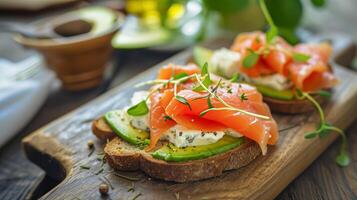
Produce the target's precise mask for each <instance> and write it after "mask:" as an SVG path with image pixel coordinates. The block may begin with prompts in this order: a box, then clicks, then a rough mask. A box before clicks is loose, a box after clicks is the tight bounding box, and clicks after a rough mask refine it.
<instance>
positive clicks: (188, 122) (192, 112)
mask: <svg viewBox="0 0 357 200" xmlns="http://www.w3.org/2000/svg"><path fill="white" fill-rule="evenodd" d="M230 87H231V93H227V91H226V89H224V88H220V89H218V91H217V94H218V95H219V97H221V98H222V99H223V100H224V101H225V102H227V103H228V104H230V105H231V106H233V107H235V108H240V109H244V110H246V111H249V112H253V113H256V114H261V115H265V116H269V117H270V118H271V114H270V110H269V108H268V106H267V105H266V104H265V103H263V102H262V96H261V94H260V93H258V92H257V91H256V90H255V88H254V87H251V86H249V85H245V84H232V85H231V86H230ZM243 91H244V93H245V94H246V97H247V99H248V100H244V101H242V100H241V99H240V97H239V96H240V94H242V93H241V92H243ZM178 95H180V96H182V97H185V98H186V99H187V100H188V102H189V104H190V105H191V109H190V108H189V107H188V106H187V105H184V104H182V103H181V102H179V101H177V100H176V99H174V98H173V99H172V100H171V102H170V103H169V104H168V106H167V107H166V108H165V112H166V114H167V115H168V116H170V117H171V118H172V119H173V120H175V121H177V122H178V123H179V124H180V125H183V126H185V127H187V128H191V129H196V130H197V129H198V130H203V131H204V130H206V129H207V127H210V131H218V130H224V129H229V128H231V129H234V130H235V131H237V132H239V133H240V134H242V135H244V136H245V137H247V138H249V139H252V140H254V141H256V142H257V143H258V144H259V146H260V147H261V149H262V152H263V154H265V152H266V149H267V144H276V142H277V139H278V130H277V124H276V122H275V121H274V120H273V119H272V118H271V119H270V120H264V119H260V118H257V117H254V116H251V115H247V114H243V113H240V112H237V111H230V110H214V111H210V112H208V113H206V114H205V115H203V116H200V113H201V112H202V111H204V110H206V109H208V103H207V99H206V98H204V97H205V96H207V93H200V92H195V91H192V90H181V91H180V92H179V93H178ZM211 104H212V105H213V107H215V108H222V107H224V105H223V104H222V103H221V102H220V101H219V100H218V99H216V98H211ZM193 116H194V117H195V118H193ZM198 118H200V121H194V122H195V123H192V120H196V119H198ZM212 124H213V125H214V127H212ZM212 128H213V129H212Z"/></svg>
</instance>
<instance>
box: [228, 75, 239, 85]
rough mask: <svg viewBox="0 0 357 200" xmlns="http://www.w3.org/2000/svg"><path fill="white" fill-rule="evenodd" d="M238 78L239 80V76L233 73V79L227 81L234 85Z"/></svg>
mask: <svg viewBox="0 0 357 200" xmlns="http://www.w3.org/2000/svg"><path fill="white" fill-rule="evenodd" d="M239 78H240V74H239V73H235V74H234V75H233V77H232V78H231V79H230V80H229V81H230V82H232V83H236V82H238V80H239Z"/></svg>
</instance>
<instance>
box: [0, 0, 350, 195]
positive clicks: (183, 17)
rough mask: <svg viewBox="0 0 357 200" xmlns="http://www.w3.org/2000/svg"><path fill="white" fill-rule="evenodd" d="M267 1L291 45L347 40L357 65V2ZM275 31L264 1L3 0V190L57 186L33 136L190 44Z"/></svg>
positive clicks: (29, 191)
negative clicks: (28, 147) (35, 155)
mask: <svg viewBox="0 0 357 200" xmlns="http://www.w3.org/2000/svg"><path fill="white" fill-rule="evenodd" d="M266 4H267V7H268V9H269V11H270V13H271V15H272V17H273V20H274V21H275V23H276V25H277V26H279V30H280V32H279V34H280V35H281V36H282V37H284V38H285V39H286V40H287V41H289V42H290V43H291V44H296V43H298V42H299V41H306V40H309V41H313V40H314V38H319V39H321V38H322V39H327V40H332V41H334V40H339V41H340V42H341V45H342V46H343V47H347V46H348V47H349V48H352V49H353V51H350V52H352V54H351V53H350V54H349V55H346V56H347V57H349V58H348V59H347V60H348V62H347V63H343V64H344V65H346V66H348V67H350V68H351V69H352V70H353V69H357V59H355V57H356V49H355V45H354V44H355V41H357V17H356V16H357V15H356V14H355V9H356V8H357V1H356V0H266ZM265 29H266V22H265V19H264V17H263V15H262V13H261V10H260V8H259V6H258V1H257V0H219V1H218V0H108V1H107V0H86V1H85V0H0V130H2V131H1V135H0V166H5V167H2V168H0V194H1V193H2V192H3V193H2V195H4V197H8V199H17V198H19V199H24V198H33V199H36V197H38V196H41V195H42V194H43V193H44V192H46V191H47V190H48V189H49V188H51V187H53V186H54V184H56V183H55V182H54V181H53V180H51V179H50V178H49V177H45V174H44V172H43V171H41V170H40V169H39V168H38V167H36V166H34V165H33V164H31V163H29V161H27V160H26V159H25V157H24V155H23V153H22V152H21V148H20V141H21V138H22V137H23V136H25V135H27V134H29V133H30V132H32V131H34V130H36V129H37V128H39V127H41V126H43V125H45V124H47V123H48V122H50V121H52V120H53V119H55V118H57V117H59V116H61V115H63V114H65V113H67V112H69V111H71V110H73V109H75V108H77V107H79V106H80V105H82V104H84V103H85V102H88V101H90V100H91V99H93V98H95V97H96V96H98V95H100V94H102V93H104V92H106V91H107V90H109V89H110V88H113V87H115V86H117V85H119V84H120V83H123V82H124V81H126V80H128V79H129V78H131V77H133V76H135V75H136V74H138V73H140V72H142V71H144V70H145V69H147V68H149V67H150V66H153V65H154V64H157V63H159V62H160V61H162V60H164V59H166V58H168V57H170V56H172V55H174V54H176V53H177V52H179V51H181V50H183V49H186V48H189V47H192V46H194V45H195V44H197V43H200V42H204V41H207V40H211V39H213V38H217V37H225V38H229V39H232V38H234V36H236V35H237V34H238V33H240V32H245V31H254V30H265ZM344 60H346V59H344ZM15 163H16V164H15ZM19 163H21V164H19ZM9 169H11V170H9ZM42 180H44V181H42ZM38 185H40V186H41V187H38V188H39V189H37V190H35V191H34V189H33V188H34V186H38ZM19 191H20V192H19ZM2 199H6V198H2Z"/></svg>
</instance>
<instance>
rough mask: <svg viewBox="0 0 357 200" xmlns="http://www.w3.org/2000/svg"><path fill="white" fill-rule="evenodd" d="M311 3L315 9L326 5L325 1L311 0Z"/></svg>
mask: <svg viewBox="0 0 357 200" xmlns="http://www.w3.org/2000/svg"><path fill="white" fill-rule="evenodd" d="M311 3H312V4H313V5H314V6H315V7H323V6H324V5H325V4H326V2H325V0H311Z"/></svg>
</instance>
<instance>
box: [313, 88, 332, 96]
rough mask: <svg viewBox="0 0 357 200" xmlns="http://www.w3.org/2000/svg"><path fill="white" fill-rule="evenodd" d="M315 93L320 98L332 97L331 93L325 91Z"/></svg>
mask: <svg viewBox="0 0 357 200" xmlns="http://www.w3.org/2000/svg"><path fill="white" fill-rule="evenodd" d="M316 93H317V94H318V95H320V96H322V97H331V96H332V94H331V92H329V91H326V90H319V91H317V92H316Z"/></svg>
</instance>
